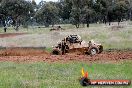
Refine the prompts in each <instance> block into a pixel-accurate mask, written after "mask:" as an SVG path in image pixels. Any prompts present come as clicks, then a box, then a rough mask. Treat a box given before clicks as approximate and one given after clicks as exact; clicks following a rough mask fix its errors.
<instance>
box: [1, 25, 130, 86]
mask: <svg viewBox="0 0 132 88" xmlns="http://www.w3.org/2000/svg"><path fill="white" fill-rule="evenodd" d="M62 27H63V28H65V29H66V30H65V31H52V32H50V31H49V29H50V28H38V27H29V28H28V29H24V28H20V30H19V31H18V32H20V33H28V34H26V35H20V36H15V37H7V38H0V46H2V47H7V46H8V47H24V46H30V47H45V46H46V47H47V48H46V50H47V51H51V49H52V48H51V47H52V46H53V45H55V44H56V43H57V42H58V41H60V40H61V39H62V38H63V37H65V36H67V35H69V34H79V35H80V36H81V37H82V39H83V40H85V41H87V42H88V41H89V40H91V39H93V40H95V41H97V42H99V43H102V45H103V46H104V49H105V50H107V49H122V50H124V49H132V26H131V22H129V23H128V24H127V25H123V27H122V28H116V27H115V28H113V27H114V25H112V26H108V25H104V24H90V28H82V27H81V28H79V29H76V28H75V27H74V26H73V25H69V24H68V25H62ZM18 32H16V31H14V29H13V28H8V30H7V33H18ZM0 33H3V30H2V28H0ZM82 67H84V69H85V70H86V71H88V72H89V77H90V78H91V79H130V80H132V61H120V62H118V63H109V62H107V63H86V62H76V61H72V62H67V63H65V64H64V63H59V62H54V63H46V62H30V63H22V62H21V63H14V62H0V88H83V87H82V86H81V85H80V84H79V81H78V79H79V77H80V76H81V68H82ZM88 88H132V86H120V87H118V86H116V87H114V86H108V87H102V86H96V87H91V86H90V87H88Z"/></svg>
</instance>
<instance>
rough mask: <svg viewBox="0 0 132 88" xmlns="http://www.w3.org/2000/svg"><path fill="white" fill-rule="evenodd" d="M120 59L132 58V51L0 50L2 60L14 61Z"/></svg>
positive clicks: (107, 60) (103, 60)
mask: <svg viewBox="0 0 132 88" xmlns="http://www.w3.org/2000/svg"><path fill="white" fill-rule="evenodd" d="M120 60H132V51H113V52H106V51H105V52H103V53H101V54H98V55H95V56H89V55H77V54H67V55H58V56H57V55H50V54H49V53H48V52H45V51H44V50H36V49H7V50H0V61H13V62H35V61H46V62H58V61H59V62H68V61H85V62H109V61H114V62H118V61H120Z"/></svg>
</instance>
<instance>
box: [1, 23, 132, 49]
mask: <svg viewBox="0 0 132 88" xmlns="http://www.w3.org/2000/svg"><path fill="white" fill-rule="evenodd" d="M130 23H131V22H126V23H125V22H124V23H122V24H121V25H122V27H121V28H117V24H116V23H113V25H111V26H108V25H104V24H91V25H90V27H89V28H82V27H81V28H79V29H76V28H75V26H74V25H70V24H67V25H62V27H63V28H65V29H66V30H65V31H52V32H50V31H49V29H50V28H51V27H50V28H38V27H29V28H28V29H24V28H21V27H20V30H19V31H18V32H21V33H23V32H24V33H28V34H26V35H21V36H16V37H11V38H4V39H0V46H10V47H12V46H16V47H23V46H30V47H47V48H51V47H52V46H54V45H56V43H57V42H58V41H60V40H62V39H63V38H64V37H65V36H67V35H70V34H78V35H80V36H81V37H82V39H83V40H85V41H86V42H88V41H89V40H91V39H93V40H94V41H97V42H99V43H101V44H102V45H103V46H104V47H105V48H104V49H106V50H107V49H130V48H132V46H131V45H132V30H131V28H132V26H131V24H130ZM124 24H126V25H124ZM0 33H3V30H2V28H1V29H0ZM7 33H17V32H16V31H15V30H14V29H13V28H8V30H7Z"/></svg>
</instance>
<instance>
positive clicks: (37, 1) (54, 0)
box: [27, 0, 58, 4]
mask: <svg viewBox="0 0 132 88" xmlns="http://www.w3.org/2000/svg"><path fill="white" fill-rule="evenodd" d="M27 1H32V0H27ZM40 1H42V0H35V2H36V3H37V4H38V3H39V2H40ZM43 1H46V2H48V1H53V2H56V1H58V0H43Z"/></svg>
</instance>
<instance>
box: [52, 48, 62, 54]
mask: <svg viewBox="0 0 132 88" xmlns="http://www.w3.org/2000/svg"><path fill="white" fill-rule="evenodd" d="M52 55H61V51H60V50H58V49H54V50H52Z"/></svg>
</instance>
